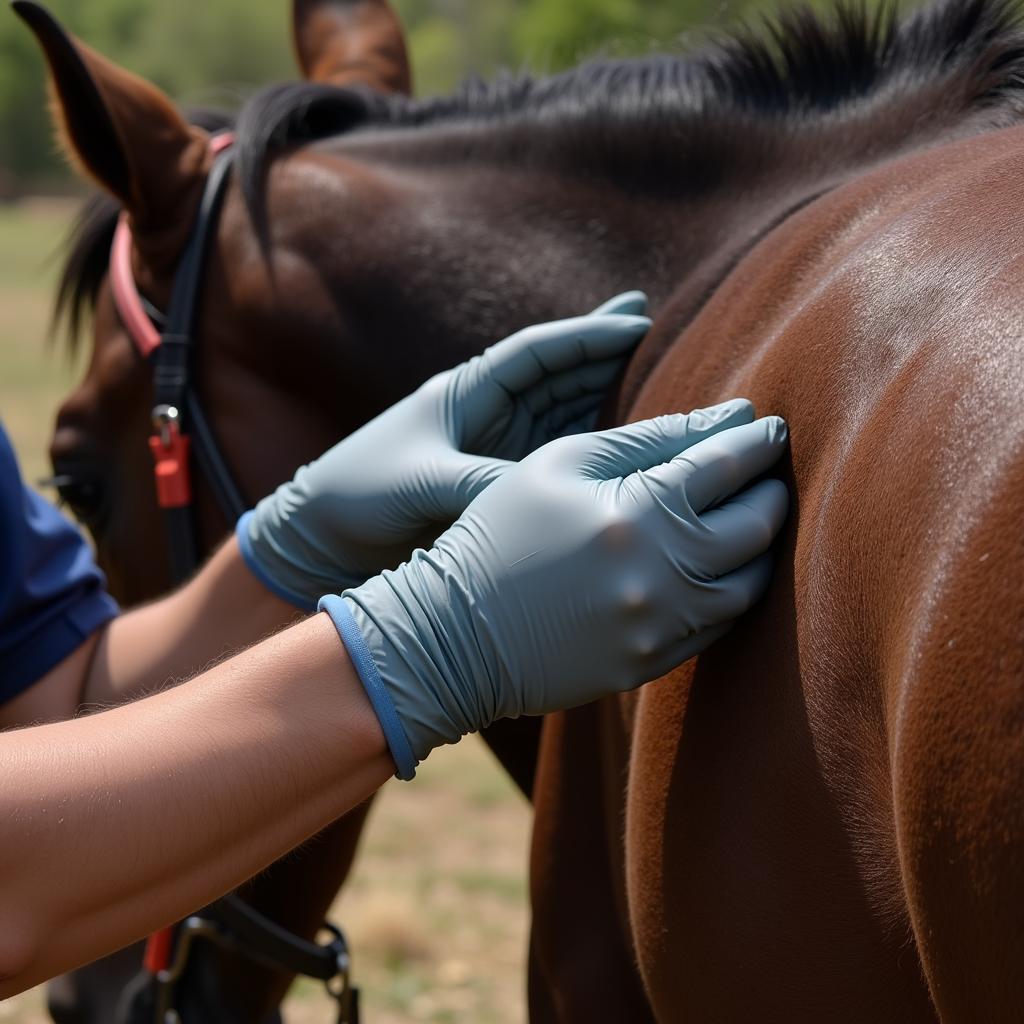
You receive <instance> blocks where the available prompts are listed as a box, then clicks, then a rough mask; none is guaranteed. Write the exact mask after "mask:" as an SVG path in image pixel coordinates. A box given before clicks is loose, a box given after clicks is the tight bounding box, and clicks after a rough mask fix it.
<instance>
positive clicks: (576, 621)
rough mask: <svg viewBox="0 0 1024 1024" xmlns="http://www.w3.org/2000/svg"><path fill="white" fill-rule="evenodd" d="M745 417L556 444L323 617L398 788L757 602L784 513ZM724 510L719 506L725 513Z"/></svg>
mask: <svg viewBox="0 0 1024 1024" xmlns="http://www.w3.org/2000/svg"><path fill="white" fill-rule="evenodd" d="M752 421H753V408H752V407H751V405H750V403H749V402H746V401H742V400H737V401H733V402H727V403H725V404H723V405H718V406H715V407H713V408H711V409H706V410H702V411H698V412H693V413H691V414H690V415H689V416H683V415H676V416H662V417H660V418H658V419H653V420H646V421H643V422H641V423H635V424H633V425H632V426H628V427H621V428H619V429H616V430H607V431H604V432H602V433H597V434H585V435H581V436H578V437H571V438H564V439H562V440H559V441H554V442H552V443H551V444H549V445H547V446H546V447H544V448H542V449H540V450H539V451H537V452H535V453H534V454H533V455H530V456H529V457H527V458H526V459H525V460H524V461H523V462H522V463H520V464H519V465H518V466H517V467H516V468H515V469H512V470H510V471H509V472H508V473H506V474H505V475H504V476H503V477H502V478H501V479H500V480H498V481H497V482H496V483H495V484H493V485H492V486H491V487H489V488H488V489H487V490H486V491H484V492H483V493H482V494H481V495H480V496H479V497H478V498H477V499H476V500H475V501H474V502H473V503H472V504H471V505H470V506H469V508H468V509H466V511H465V513H464V514H463V515H462V517H461V518H460V519H459V520H458V521H457V522H456V523H455V524H454V525H453V526H452V527H451V529H450V530H448V531H447V532H446V533H445V534H443V535H442V536H441V537H440V538H438V540H437V542H436V544H435V545H434V547H433V548H432V549H430V550H429V551H422V550H421V551H416V552H415V553H414V554H413V556H412V558H411V559H410V560H409V562H407V563H406V564H405V565H402V566H401V567H399V568H398V569H397V570H395V571H394V572H385V573H384V574H383V575H381V576H377V577H375V578H374V579H371V580H369V581H368V582H367V583H365V584H364V585H363V586H361V587H359V588H358V589H355V590H349V591H346V592H345V594H343V595H342V596H341V597H336V596H328V597H325V598H323V599H322V600H321V603H320V607H321V608H322V609H324V610H326V611H327V612H328V613H329V614H330V615H331V617H332V619H333V620H334V623H335V625H336V626H337V627H338V631H339V633H340V634H341V636H342V639H343V640H344V642H345V644H346V646H347V648H348V651H349V654H350V656H351V658H352V661H353V664H354V665H355V667H356V670H357V672H358V673H359V675H360V678H361V679H362V680H363V683H364V686H365V687H366V690H367V693H368V695H369V696H370V700H371V702H372V703H373V705H374V708H375V710H376V712H377V715H378V717H379V718H380V720H381V724H382V726H383V728H384V732H385V735H386V737H387V739H388V743H389V745H390V747H391V752H392V754H393V756H394V759H395V763H396V765H397V768H398V774H399V776H400V777H401V778H411V777H412V775H413V772H414V769H415V765H416V763H417V762H418V761H419V760H421V759H422V758H424V757H425V756H426V755H427V753H428V752H429V751H430V750H431V749H433V748H434V747H436V746H439V745H440V744H443V743H454V742H456V741H457V740H458V739H459V738H460V737H461V736H463V735H464V734H466V733H469V732H474V731H476V730H478V729H482V728H484V727H485V726H487V725H489V724H490V723H492V722H493V721H495V720H496V719H498V718H503V717H511V718H515V717H517V716H518V715H523V714H528V715H538V714H545V713H547V712H550V711H556V710H560V709H563V708H569V707H574V706H576V705H578V704H584V703H586V702H588V701H591V700H594V699H596V698H598V697H602V696H606V695H608V694H611V693H615V692H618V691H622V690H628V689H631V688H632V687H635V686H638V685H639V684H640V683H643V682H645V681H647V680H649V679H654V678H656V677H657V676H660V675H663V674H664V673H665V672H667V671H668V670H669V669H671V668H673V667H674V666H675V665H678V664H680V663H681V662H683V661H685V660H686V659H687V658H690V657H692V656H693V655H695V654H697V653H698V652H700V651H702V650H703V649H704V648H705V647H707V646H708V645H709V644H710V643H711V642H712V641H714V640H715V639H717V638H718V637H720V636H722V634H723V633H724V632H725V631H726V630H727V629H728V628H729V625H730V624H731V622H732V620H734V619H735V618H736V617H737V616H739V615H741V614H742V613H743V612H745V611H746V610H747V609H748V608H749V607H750V606H751V605H752V604H753V603H754V602H755V601H756V600H757V598H758V597H759V596H760V595H761V593H762V592H763V591H764V589H765V587H766V585H767V583H768V578H769V575H770V572H771V558H770V556H769V555H768V554H767V553H766V552H767V551H768V548H769V545H770V544H771V542H772V540H773V538H774V537H775V534H776V533H777V532H778V530H779V528H780V527H781V525H782V523H783V520H784V519H785V516H786V512H787V509H788V495H787V491H786V488H785V486H784V485H783V484H782V483H781V482H780V481H778V480H764V481H762V482H760V483H758V484H756V485H754V486H753V487H750V488H749V489H747V490H745V491H743V492H742V493H739V494H738V495H737V496H736V497H733V498H729V496H730V495H735V494H737V492H738V491H740V488H742V487H744V486H745V485H747V484H748V483H749V481H750V480H751V479H752V478H754V477H756V476H758V475H759V474H761V473H763V472H765V471H766V470H767V469H769V468H770V467H771V466H772V465H773V464H774V463H775V461H776V460H777V459H778V458H779V456H780V455H781V454H782V452H783V450H784V449H785V446H786V426H785V424H784V423H783V421H782V420H780V419H778V418H777V417H769V418H767V419H761V420H757V421H756V422H752ZM726 499H728V500H726Z"/></svg>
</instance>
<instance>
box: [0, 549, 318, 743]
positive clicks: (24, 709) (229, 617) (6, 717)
mask: <svg viewBox="0 0 1024 1024" xmlns="http://www.w3.org/2000/svg"><path fill="white" fill-rule="evenodd" d="M301 614H302V613H301V612H299V611H298V609H296V608H295V607H293V606H292V605H290V604H288V603H286V602H285V601H282V600H281V599H280V598H278V597H275V596H274V594H272V593H271V592H270V591H269V590H268V589H267V588H266V587H265V586H263V584H261V583H260V582H259V581H258V580H257V579H256V578H255V577H254V576H253V574H252V573H251V572H250V570H249V569H248V568H247V567H246V565H245V562H244V561H243V560H242V557H241V554H240V553H239V550H238V544H237V542H236V541H235V540H234V538H232V539H231V540H229V541H228V542H227V543H226V544H225V545H224V546H223V547H222V548H221V549H220V550H219V551H218V552H217V553H216V554H215V555H214V556H213V557H212V558H211V559H210V561H209V562H208V563H207V565H206V566H205V567H204V568H203V569H202V570H201V571H200V572H199V573H198V574H197V575H196V576H195V578H193V579H192V580H191V581H190V582H189V583H188V584H187V585H186V586H184V587H182V588H181V589H180V590H178V591H176V592H175V593H173V594H171V595H170V596H168V597H165V598H163V599H162V600H160V601H156V602H154V603H152V604H149V605H145V606H144V607H141V608H138V609H135V610H134V611H131V612H128V613H126V614H124V615H121V616H119V617H118V618H116V619H114V620H112V621H111V622H109V623H108V624H107V625H106V626H105V627H104V628H103V629H101V630H99V631H97V633H96V634H95V635H94V636H93V637H91V638H90V639H89V640H87V641H86V642H85V643H84V644H83V645H82V646H81V647H79V648H78V649H77V650H76V651H75V652H74V653H72V654H71V655H70V656H69V657H67V658H65V659H64V660H63V661H62V662H61V663H60V664H59V665H57V666H56V667H55V668H54V669H52V670H51V671H50V672H48V673H47V674H46V675H45V676H44V677H43V678H42V679H40V680H39V682H37V683H36V684H35V685H33V686H31V687H29V688H28V689H27V690H26V691H25V692H24V693H22V694H20V695H19V696H18V697H15V698H14V699H13V700H11V701H8V702H7V703H6V704H0V728H3V727H9V726H14V725H23V724H25V723H28V722H36V723H39V722H52V721H61V720H63V719H65V718H70V717H72V716H73V715H75V714H76V713H78V712H79V711H80V710H85V711H90V710H99V709H100V708H103V707H108V706H110V705H112V704H118V703H121V702H122V701H124V700H125V699H127V698H130V697H134V696H138V695H139V694H141V693H152V692H153V691H155V690H158V689H162V688H163V687H165V686H167V685H168V684H169V683H172V682H176V681H178V680H180V679H185V678H188V677H189V676H192V675H195V674H196V673H197V672H199V671H202V669H204V668H206V667H208V666H209V665H211V664H213V663H214V662H215V661H219V660H220V659H222V658H223V657H224V656H225V655H227V654H232V653H234V652H236V651H240V650H244V649H245V648H246V647H248V646H250V645H251V644H253V643H255V642H256V641H258V640H261V639H262V638H264V637H266V636H269V635H270V634H271V633H274V632H276V631H277V630H279V629H281V628H282V627H284V626H286V625H288V624H289V623H291V622H294V621H296V619H298V618H299V617H300V615H301Z"/></svg>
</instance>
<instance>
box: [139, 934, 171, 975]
mask: <svg viewBox="0 0 1024 1024" xmlns="http://www.w3.org/2000/svg"><path fill="white" fill-rule="evenodd" d="M173 947H174V929H173V928H161V929H160V931H158V932H153V934H152V935H150V937H149V938H148V939H146V954H145V956H144V957H143V958H142V963H143V966H144V967H145V968H146V970H147V971H149V973H150V974H154V975H156V974H159V973H160V972H161V971H166V970H167V968H168V967H170V966H171V952H172V950H173Z"/></svg>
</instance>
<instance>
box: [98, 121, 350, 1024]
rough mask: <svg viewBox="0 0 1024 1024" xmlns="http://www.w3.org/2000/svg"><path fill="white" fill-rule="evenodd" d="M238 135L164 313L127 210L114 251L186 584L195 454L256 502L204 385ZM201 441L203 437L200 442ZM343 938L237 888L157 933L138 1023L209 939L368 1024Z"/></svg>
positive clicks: (230, 498) (222, 481)
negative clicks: (266, 912) (215, 239)
mask: <svg viewBox="0 0 1024 1024" xmlns="http://www.w3.org/2000/svg"><path fill="white" fill-rule="evenodd" d="M233 141H234V137H233V135H232V134H230V133H222V134H219V135H215V136H213V138H212V139H211V140H210V150H211V152H212V153H213V154H215V159H214V163H213V167H212V168H211V170H210V174H209V176H208V178H207V180H206V185H205V188H204V189H203V197H202V200H201V202H200V204H199V213H198V215H197V216H196V221H195V224H194V225H193V228H192V233H191V235H190V236H189V240H188V243H187V244H186V246H185V251H184V252H183V254H182V257H181V261H180V263H179V265H178V269H177V272H176V273H175V276H174V286H173V289H172V291H171V303H170V306H169V308H168V310H167V313H166V314H163V313H161V312H160V311H159V310H158V309H156V308H155V307H154V306H153V305H151V304H150V303H149V302H148V300H146V299H145V298H144V297H143V296H142V295H141V294H140V292H139V289H138V286H137V285H136V283H135V277H134V274H133V273H132V235H131V228H130V227H129V224H128V219H127V215H126V214H125V213H123V212H122V214H121V217H120V219H119V220H118V224H117V229H116V230H115V232H114V241H113V246H112V248H111V253H110V282H111V288H112V291H113V296H114V303H115V305H116V307H117V311H118V314H119V315H120V317H121V321H122V323H123V324H124V327H125V329H126V330H127V332H128V336H129V337H130V338H131V340H132V342H133V343H134V344H135V347H136V348H137V349H138V352H139V354H140V355H141V356H142V357H143V358H144V359H145V360H147V362H149V363H150V364H151V365H152V367H153V394H154V405H153V414H152V420H153V434H152V436H151V437H150V439H149V447H150V451H151V452H152V453H153V461H154V475H155V479H156V492H157V501H158V503H159V505H160V508H161V509H162V510H163V513H164V517H165V520H166V523H167V531H168V537H169V552H170V562H171V576H172V579H173V581H174V582H175V583H182V582H184V581H185V580H186V579H188V577H189V576H191V575H192V573H193V572H194V571H195V570H196V568H197V567H198V564H199V555H198V552H199V539H198V533H197V527H196V521H195V515H194V500H193V493H192V479H191V459H190V456H191V454H192V453H193V451H194V453H195V455H196V461H197V463H198V465H199V468H200V470H201V471H202V473H203V476H204V477H205V479H206V480H207V482H208V483H209V484H210V485H211V487H212V489H213V492H214V495H215V496H216V499H217V504H218V505H219V507H220V509H221V511H222V512H223V514H224V516H225V518H226V519H227V521H228V523H234V522H235V521H236V520H237V519H238V517H239V516H241V515H242V513H243V512H245V510H246V509H247V508H248V504H247V503H246V502H245V500H244V498H243V497H242V494H241V492H240V491H239V489H238V487H237V485H236V484H235V481H234V479H233V477H232V475H231V471H230V469H229V468H228V465H227V462H226V461H225V459H224V457H223V455H222V453H221V450H220V447H219V446H218V444H217V440H216V437H215V436H214V434H213V431H212V430H211V429H210V425H209V421H208V420H207V419H206V416H205V414H204V412H203V408H202V405H201V403H200V401H199V395H198V393H197V391H196V387H195V378H194V370H195V350H196V338H195V335H194V331H195V326H196V311H197V307H198V303H199V293H200V287H201V284H202V278H203V268H204V264H205V261H206V254H207V250H208V247H209V242H210V239H211V237H212V235H213V232H214V230H215V228H216V225H217V215H218V213H219V212H220V206H221V202H222V201H223V198H224V192H225V188H226V186H227V182H228V178H229V175H230V171H231V164H232V159H233V152H232V150H231V144H232V142H233ZM193 442H194V444H193ZM324 929H325V930H327V931H328V932H330V933H331V934H332V935H333V939H332V940H331V941H329V942H328V943H326V944H324V945H321V944H319V943H316V942H309V941H307V940H306V939H303V938H301V937H300V936H298V935H293V934H292V933H291V932H289V931H287V930H286V929H284V928H282V927H281V926H280V925H277V924H275V923H274V922H273V921H271V920H270V919H269V918H267V917H264V916H263V915H262V914H261V913H259V911H257V910H255V909H254V908H253V907H251V906H249V904H247V903H244V902H243V901H242V900H241V899H239V898H238V896H237V895H235V894H234V893H230V894H228V895H227V896H224V897H223V898H221V899H220V900H218V901H217V902H216V903H212V904H211V905H210V906H209V907H207V908H205V909H204V910H202V911H200V912H199V913H198V914H194V915H193V916H191V917H189V918H187V919H186V920H185V921H183V922H181V923H180V924H177V925H174V926H172V927H169V928H164V929H162V930H161V931H159V932H156V933H154V934H153V935H151V936H150V937H149V939H148V941H147V943H146V953H145V957H144V961H143V963H144V967H145V970H144V971H143V973H142V974H141V975H140V976H139V977H138V978H137V979H136V980H135V982H134V983H133V984H132V985H131V986H130V987H129V989H128V991H127V992H126V996H127V1009H128V1016H127V1019H128V1021H130V1022H131V1024H167V1022H169V1021H177V1020H178V1019H179V1018H178V1015H177V1013H176V1012H175V1010H174V1008H173V1007H174V992H175V986H176V985H177V983H178V981H179V980H180V979H181V976H182V974H183V972H184V970H185V967H186V964H187V962H188V956H189V953H190V951H191V948H192V945H193V943H194V942H195V941H196V940H197V939H207V940H210V941H213V942H215V943H217V944H218V945H220V946H223V947H225V948H227V949H229V950H231V951H232V952H234V953H238V954H241V955H243V956H246V957H248V958H249V959H250V960H253V961H255V962H257V963H260V964H262V965H263V966H265V967H269V968H271V969H284V970H286V971H288V972H290V973H292V974H300V975H305V976H307V977H312V978H318V979H320V980H321V981H323V982H324V984H325V986H326V988H327V992H328V994H329V995H330V996H331V998H332V999H334V1000H335V1001H336V1002H337V1004H338V1024H358V1019H359V1003H358V990H356V989H354V988H353V987H352V986H351V984H350V983H349V953H348V946H347V944H346V942H345V937H344V935H343V934H342V933H341V931H339V930H338V929H337V928H335V927H334V926H333V925H331V924H325V925H324Z"/></svg>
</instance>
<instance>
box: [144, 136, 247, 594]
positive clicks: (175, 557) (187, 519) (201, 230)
mask: <svg viewBox="0 0 1024 1024" xmlns="http://www.w3.org/2000/svg"><path fill="white" fill-rule="evenodd" d="M231 164H232V151H231V150H230V149H227V150H224V151H223V152H221V153H220V154H219V155H218V156H217V157H216V159H215V160H214V164H213V167H212V168H211V169H210V174H209V176H208V177H207V180H206V186H205V188H204V189H203V197H202V200H201V201H200V204H199V213H198V215H197V217H196V222H195V226H194V227H193V229H192V234H191V236H190V237H189V240H188V243H187V245H186V246H185V251H184V253H183V254H182V258H181V263H180V264H179V266H178V272H177V273H176V274H175V277H174V287H173V290H172V292H171V303H170V306H169V307H168V310H167V313H166V317H165V322H164V325H163V330H162V331H161V335H160V345H159V347H158V348H157V349H156V350H155V351H154V353H153V355H152V357H151V359H152V363H153V395H154V403H155V404H154V409H153V421H154V424H153V425H154V429H155V431H156V438H155V440H156V441H157V442H158V450H159V443H160V442H161V441H162V443H163V445H165V446H168V447H169V446H170V445H171V444H172V443H173V444H175V445H177V446H178V450H179V452H180V454H179V456H178V462H179V463H180V465H179V472H180V473H182V474H186V475H187V473H188V461H189V452H190V443H189V440H188V439H190V440H191V441H194V454H195V456H196V460H197V461H198V463H199V465H200V467H201V469H202V471H203V474H204V476H205V478H206V479H207V480H208V481H209V483H210V486H211V487H212V489H213V492H214V496H215V498H216V500H217V504H218V505H219V507H220V509H221V512H222V513H223V514H224V516H225V518H226V519H227V521H228V524H229V525H233V524H234V523H235V522H236V521H237V520H238V517H239V516H240V515H241V514H242V513H243V512H244V511H245V510H246V508H247V507H248V506H247V505H246V502H245V500H244V498H243V497H242V494H241V492H240V491H239V489H238V486H237V484H236V483H235V481H234V478H233V477H232V475H231V471H230V470H229V469H228V466H227V463H226V462H225V461H224V458H223V456H222V455H221V452H220V447H219V446H218V444H217V442H216V439H215V437H214V435H213V431H212V429H211V428H210V425H209V423H208V421H207V419H206V416H205V415H204V414H203V410H202V406H201V404H200V402H199V399H198V395H197V392H196V387H195V380H194V369H195V352H196V343H195V326H196V316H197V312H198V307H199V294H200V287H201V284H202V279H203V268H204V265H205V262H206V253H207V250H208V248H209V244H210V239H211V237H212V236H213V233H214V229H215V227H216V224H217V214H218V213H219V211H220V205H221V202H222V201H223V198H224V191H225V188H226V185H227V182H228V176H229V172H230V170H231ZM182 438H184V439H186V440H184V441H182V440H181V439H182ZM185 487H186V490H187V491H188V497H187V500H182V501H179V502H177V503H175V504H173V505H170V506H165V508H164V515H165V519H166V523H167V533H168V543H169V550H170V564H171V574H172V577H173V581H174V582H175V583H182V582H184V581H185V580H186V579H188V578H189V577H190V576H191V575H192V573H193V572H195V570H196V568H197V566H198V564H199V551H198V544H197V539H196V523H195V517H194V511H193V508H192V500H191V489H190V488H189V487H188V485H187V483H186V484H185Z"/></svg>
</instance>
